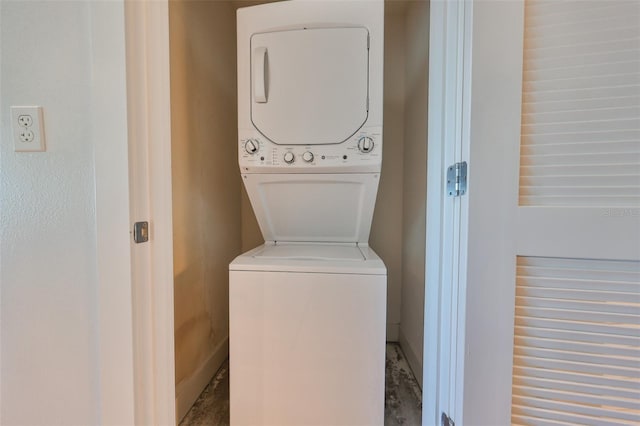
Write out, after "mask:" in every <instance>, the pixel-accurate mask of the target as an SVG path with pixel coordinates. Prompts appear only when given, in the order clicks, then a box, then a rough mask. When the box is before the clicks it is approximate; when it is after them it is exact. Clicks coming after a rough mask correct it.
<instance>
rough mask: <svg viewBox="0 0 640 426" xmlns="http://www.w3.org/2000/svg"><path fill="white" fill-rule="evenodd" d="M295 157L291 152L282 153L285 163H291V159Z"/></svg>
mask: <svg viewBox="0 0 640 426" xmlns="http://www.w3.org/2000/svg"><path fill="white" fill-rule="evenodd" d="M294 159H295V157H294V155H293V152H287V153H285V154H284V161H285V163H287V164H291V163H293V160H294Z"/></svg>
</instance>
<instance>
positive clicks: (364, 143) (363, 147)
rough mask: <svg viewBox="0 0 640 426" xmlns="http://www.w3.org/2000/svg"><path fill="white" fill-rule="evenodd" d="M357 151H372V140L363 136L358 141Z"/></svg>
mask: <svg viewBox="0 0 640 426" xmlns="http://www.w3.org/2000/svg"><path fill="white" fill-rule="evenodd" d="M358 149H359V150H360V152H371V151H373V139H371V138H370V137H368V136H363V137H361V138H360V139H359V140H358Z"/></svg>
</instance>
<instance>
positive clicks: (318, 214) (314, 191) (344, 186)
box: [242, 173, 379, 244]
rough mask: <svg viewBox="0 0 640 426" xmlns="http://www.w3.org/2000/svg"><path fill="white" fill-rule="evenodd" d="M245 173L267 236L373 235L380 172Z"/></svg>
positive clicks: (359, 238)
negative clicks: (372, 227)
mask: <svg viewBox="0 0 640 426" xmlns="http://www.w3.org/2000/svg"><path fill="white" fill-rule="evenodd" d="M242 177H243V181H244V184H245V187H246V188H247V193H248V195H249V199H250V200H251V205H252V206H253V211H254V212H255V214H256V219H257V220H258V224H259V225H260V230H261V231H262V236H263V237H264V239H265V241H278V242H282V241H299V242H334V243H365V244H366V243H367V242H368V241H369V231H370V230H371V221H372V219H373V208H374V206H375V203H376V192H377V190H378V180H379V175H378V174H377V173H342V174H308V173H306V174H302V173H301V174H245V175H242Z"/></svg>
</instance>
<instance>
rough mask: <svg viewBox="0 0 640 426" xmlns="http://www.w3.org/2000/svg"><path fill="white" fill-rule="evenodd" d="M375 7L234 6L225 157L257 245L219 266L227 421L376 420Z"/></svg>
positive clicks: (378, 80)
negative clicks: (224, 287) (234, 61)
mask: <svg viewBox="0 0 640 426" xmlns="http://www.w3.org/2000/svg"><path fill="white" fill-rule="evenodd" d="M383 20H384V9H383V2H382V1H381V0H380V1H378V0H372V1H366V2H364V1H349V0H343V1H340V2H335V1H304V0H300V1H295V0H294V1H287V2H280V3H271V4H266V5H261V6H254V7H249V8H243V9H239V10H238V135H239V140H238V159H239V165H240V171H241V173H242V178H243V182H244V184H245V188H246V189H247V193H248V195H249V199H250V200H251V204H252V207H253V209H254V212H255V213H256V218H257V220H258V223H259V225H260V230H261V231H262V234H263V236H264V239H265V241H266V242H265V244H264V245H261V246H260V247H257V248H255V249H253V250H251V251H249V252H247V253H245V254H243V255H241V256H239V257H238V258H236V259H235V260H234V261H233V262H232V263H231V265H230V266H229V275H230V283H229V285H230V289H229V315H230V325H229V328H230V330H229V332H230V368H231V371H230V381H231V384H230V385H231V389H230V392H231V395H230V410H231V424H232V425H278V426H286V425H292V426H293V425H296V426H299V425H382V424H383V422H384V368H385V365H384V364H385V329H386V268H385V266H384V263H383V262H382V260H381V259H380V258H379V257H378V256H377V255H376V254H375V253H374V252H373V250H371V249H370V248H369V246H368V240H369V232H370V229H371V221H372V218H373V210H374V205H375V200H376V193H377V189H378V182H379V178H380V169H381V162H382V69H383V66H382V64H383V62H382V60H383V34H384V28H383Z"/></svg>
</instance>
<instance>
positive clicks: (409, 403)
mask: <svg viewBox="0 0 640 426" xmlns="http://www.w3.org/2000/svg"><path fill="white" fill-rule="evenodd" d="M385 381H386V388H385V407H384V408H385V411H384V424H385V426H416V425H420V416H421V412H422V402H421V401H422V392H421V391H420V387H419V386H418V383H417V382H416V379H415V377H414V376H413V373H412V372H411V369H410V368H409V365H408V364H407V360H406V359H405V357H404V354H403V353H402V350H401V349H400V346H399V345H397V344H395V343H388V344H387V361H386V373H385ZM205 425H207V426H227V425H229V361H226V362H225V363H224V364H223V365H222V367H220V370H218V372H217V373H216V375H215V376H214V377H213V379H211V382H209V384H208V385H207V387H206V388H205V389H204V391H202V394H201V395H200V397H199V398H198V400H197V401H196V403H195V404H194V405H193V407H191V410H189V412H188V413H187V415H186V416H185V417H184V419H183V420H182V421H181V422H180V426H205Z"/></svg>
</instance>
